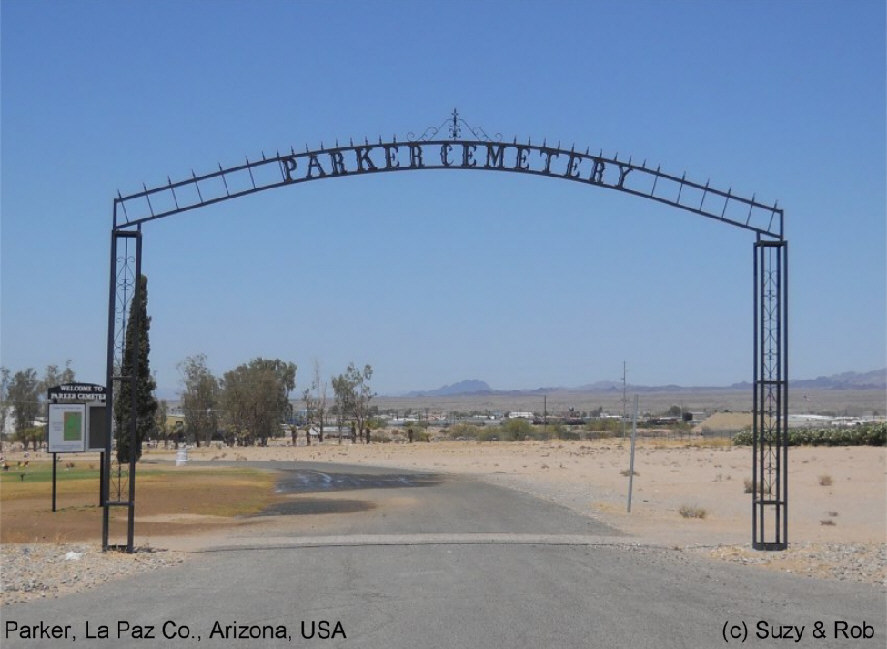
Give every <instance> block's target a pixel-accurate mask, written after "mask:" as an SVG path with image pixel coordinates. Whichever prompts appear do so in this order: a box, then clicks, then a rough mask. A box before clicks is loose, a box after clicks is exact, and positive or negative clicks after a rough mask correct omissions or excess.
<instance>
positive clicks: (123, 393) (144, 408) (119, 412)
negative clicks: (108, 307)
mask: <svg viewBox="0 0 887 649" xmlns="http://www.w3.org/2000/svg"><path fill="white" fill-rule="evenodd" d="M139 289H140V290H139V299H138V300H136V299H133V300H132V302H131V303H130V305H129V318H128V319H127V321H126V339H125V344H124V347H123V365H122V367H121V372H120V374H121V376H123V377H126V378H124V379H123V380H121V381H120V385H119V387H118V388H117V394H116V395H114V419H115V422H116V431H115V438H116V440H117V460H118V461H119V462H121V463H126V462H129V460H130V452H131V449H130V418H131V417H133V416H134V417H135V419H136V444H135V449H134V451H135V459H136V460H138V459H139V458H140V457H141V456H142V442H143V441H144V440H145V438H146V437H147V436H148V434H149V433H151V431H153V430H154V427H155V426H156V421H155V419H154V416H155V414H156V412H157V400H156V399H155V398H154V389H155V388H156V384H155V382H154V379H153V378H152V376H151V368H150V365H149V363H148V356H149V353H150V351H151V345H150V343H149V342H148V330H149V329H150V328H151V318H149V317H148V278H147V277H145V276H144V275H141V276H139ZM136 316H138V318H136ZM136 320H138V326H137V327H136V326H133V325H134V324H135V323H136ZM136 346H137V347H138V371H137V374H136V381H135V413H133V412H132V405H133V403H132V398H133V386H132V383H131V382H130V381H129V380H128V377H130V376H132V374H133V367H132V351H133V349H134V348H136Z"/></svg>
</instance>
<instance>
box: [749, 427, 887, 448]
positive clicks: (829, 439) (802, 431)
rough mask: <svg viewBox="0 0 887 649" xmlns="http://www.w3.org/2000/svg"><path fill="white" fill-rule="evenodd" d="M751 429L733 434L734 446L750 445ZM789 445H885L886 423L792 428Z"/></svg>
mask: <svg viewBox="0 0 887 649" xmlns="http://www.w3.org/2000/svg"><path fill="white" fill-rule="evenodd" d="M751 444H752V431H750V430H744V431H742V432H739V433H736V435H734V436H733V445H734V446H751ZM788 445H789V446H885V445H887V423H878V424H863V425H862V426H852V427H848V428H793V429H791V430H789V431H788Z"/></svg>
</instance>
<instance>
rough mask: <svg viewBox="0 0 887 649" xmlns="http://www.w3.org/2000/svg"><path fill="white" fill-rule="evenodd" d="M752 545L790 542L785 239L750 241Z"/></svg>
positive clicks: (780, 546) (758, 547)
mask: <svg viewBox="0 0 887 649" xmlns="http://www.w3.org/2000/svg"><path fill="white" fill-rule="evenodd" d="M754 276H755V277H754V282H755V299H754V305H755V306H754V310H755V335H754V374H755V380H754V398H753V402H754V405H753V409H754V423H753V428H752V458H753V460H752V464H753V468H752V483H753V486H754V487H753V497H752V547H753V548H754V549H755V550H785V549H786V548H787V547H788V243H787V242H786V241H784V240H782V239H780V240H764V239H762V238H761V237H760V236H759V237H758V240H757V241H756V242H755V247H754Z"/></svg>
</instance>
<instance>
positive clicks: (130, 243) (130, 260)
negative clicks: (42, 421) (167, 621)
mask: <svg viewBox="0 0 887 649" xmlns="http://www.w3.org/2000/svg"><path fill="white" fill-rule="evenodd" d="M114 225H115V227H114V229H113V230H112V232H111V270H110V282H109V289H108V346H107V366H106V381H105V385H106V387H107V404H106V409H105V427H106V430H107V431H108V437H107V441H106V442H105V453H104V458H103V462H104V464H103V467H102V469H103V471H102V490H101V500H102V550H103V551H107V550H109V549H117V550H125V551H126V552H132V551H133V537H134V530H135V526H134V522H135V453H131V454H130V455H131V458H130V460H129V462H128V466H127V467H126V469H124V466H123V465H121V463H120V462H119V460H118V459H117V455H116V453H114V452H113V451H112V441H113V440H114V438H115V428H116V426H115V417H114V403H115V400H114V399H115V396H116V393H117V390H118V389H119V387H120V383H121V381H130V383H131V385H132V387H133V389H132V390H131V394H133V395H135V393H136V390H135V381H136V380H137V377H138V345H135V346H134V347H133V349H132V350H131V354H132V358H131V359H130V367H131V370H130V372H129V374H128V376H122V371H123V370H122V368H123V365H124V363H123V354H124V351H125V349H126V342H125V341H126V330H127V326H133V327H136V331H138V326H139V323H138V322H129V323H128V322H127V318H128V315H129V310H130V305H131V304H133V301H135V304H138V300H139V297H140V296H139V292H140V291H141V283H140V282H139V277H140V276H141V274H142V233H141V228H137V229H135V230H121V229H118V228H117V227H116V226H117V224H116V204H115V223H114ZM137 314H138V311H137V310H136V316H135V317H136V319H138V315H137ZM136 423H137V420H136V417H135V408H130V417H129V420H128V421H126V422H122V425H123V426H124V427H125V428H127V429H128V431H129V435H130V448H131V449H134V448H135V444H136V439H137V435H136ZM112 507H126V511H127V525H126V530H127V531H126V537H127V538H126V544H125V545H122V544H113V545H112V544H110V543H109V536H110V511H111V508H112Z"/></svg>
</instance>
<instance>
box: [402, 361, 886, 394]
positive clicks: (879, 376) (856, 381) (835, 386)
mask: <svg viewBox="0 0 887 649" xmlns="http://www.w3.org/2000/svg"><path fill="white" fill-rule="evenodd" d="M789 387H790V388H792V389H795V390H803V389H817V390H887V368H884V369H880V370H873V371H871V372H842V373H840V374H832V375H831V376H820V377H817V378H815V379H799V380H794V381H791V382H790V383H789ZM626 388H627V389H629V390H631V391H633V392H677V391H680V390H744V389H748V388H751V383H749V382H748V381H743V382H741V383H733V384H732V385H729V386H726V387H723V386H690V387H687V386H680V385H675V384H669V385H632V384H629V385H627V386H626ZM614 390H622V382H621V381H597V382H595V383H588V384H585V385H580V386H578V387H573V388H568V387H557V388H550V387H549V388H534V389H526V390H494V389H493V388H491V387H490V385H489V384H488V383H487V382H486V381H481V380H479V379H468V380H465V381H458V382H457V383H453V384H451V385H444V386H443V387H440V388H437V389H436V390H415V391H412V392H407V393H406V394H404V395H402V396H406V397H451V396H456V395H464V394H533V393H545V392H558V391H570V392H609V391H614Z"/></svg>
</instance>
